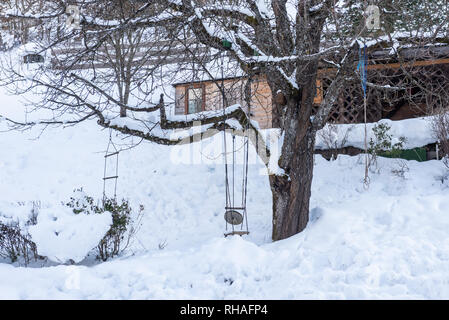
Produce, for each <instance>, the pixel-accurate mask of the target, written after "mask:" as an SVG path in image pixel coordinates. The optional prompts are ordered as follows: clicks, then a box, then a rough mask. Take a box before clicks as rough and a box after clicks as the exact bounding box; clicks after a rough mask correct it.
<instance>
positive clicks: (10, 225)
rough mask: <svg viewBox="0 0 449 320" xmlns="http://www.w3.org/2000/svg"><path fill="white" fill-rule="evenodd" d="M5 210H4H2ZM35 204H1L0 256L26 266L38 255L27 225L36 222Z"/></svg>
mask: <svg viewBox="0 0 449 320" xmlns="http://www.w3.org/2000/svg"><path fill="white" fill-rule="evenodd" d="M3 211H6V212H3ZM36 216H37V206H36V203H34V202H33V203H32V206H31V208H30V206H28V205H27V204H25V203H19V204H17V205H12V204H7V205H6V206H4V205H2V209H1V210H0V257H1V258H4V259H8V260H9V261H10V262H11V263H14V262H19V263H20V262H21V263H23V264H24V265H25V266H27V265H28V264H29V263H30V261H31V260H32V259H34V260H37V259H38V258H43V257H41V256H39V255H38V253H37V247H36V244H35V243H34V242H33V241H32V239H31V235H30V234H29V232H28V226H31V225H33V224H36Z"/></svg>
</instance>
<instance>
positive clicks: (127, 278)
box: [0, 94, 449, 299]
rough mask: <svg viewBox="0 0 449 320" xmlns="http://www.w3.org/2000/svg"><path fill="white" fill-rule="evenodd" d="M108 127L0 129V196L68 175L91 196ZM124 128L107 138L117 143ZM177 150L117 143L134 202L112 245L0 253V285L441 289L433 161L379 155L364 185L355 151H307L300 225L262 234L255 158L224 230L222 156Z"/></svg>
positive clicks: (439, 168)
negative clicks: (138, 221)
mask: <svg viewBox="0 0 449 320" xmlns="http://www.w3.org/2000/svg"><path fill="white" fill-rule="evenodd" d="M0 108H1V110H2V112H5V113H8V114H9V115H14V114H21V112H22V111H21V110H22V107H21V105H20V103H19V102H18V101H17V98H15V97H6V96H4V94H1V99H0ZM0 129H1V130H2V129H5V124H4V123H0ZM108 135H109V132H107V131H101V130H100V128H99V127H98V126H96V124H95V123H94V122H89V123H85V124H81V125H80V126H78V127H69V128H65V129H63V128H52V129H51V128H49V129H47V130H45V131H44V132H43V133H42V132H41V131H40V130H39V129H38V128H35V129H32V130H30V131H26V132H23V133H21V132H1V133H0V150H1V151H0V203H12V202H18V201H36V200H39V201H41V203H42V204H43V205H46V204H55V203H58V202H60V201H67V200H68V198H69V197H70V195H71V194H72V191H73V190H74V189H75V188H79V187H83V188H84V190H85V191H86V192H88V193H89V194H91V195H94V196H96V197H100V196H101V192H102V177H103V161H104V158H103V153H104V150H105V149H106V146H107V141H108ZM36 138H38V139H36ZM122 138H123V137H116V136H114V141H115V142H117V143H120V144H122V145H124V144H125V143H128V142H129V141H128V140H122ZM218 141H220V140H218ZM206 143H209V144H210V145H212V149H214V148H215V149H217V148H218V150H219V149H220V148H221V146H220V145H219V143H218V142H216V143H212V142H211V141H207V142H206ZM217 146H218V147H217ZM192 148H193V149H192V150H195V149H194V146H193V147H192ZM184 151H185V150H184ZM179 152H180V150H175V149H173V148H168V147H164V146H158V145H154V144H150V143H145V142H143V143H141V144H139V145H138V146H137V147H135V148H134V149H131V150H127V151H123V152H121V154H120V158H119V159H120V167H119V176H120V178H119V182H118V195H119V197H126V198H129V199H130V200H131V204H132V205H134V207H136V206H137V205H138V204H143V205H144V206H145V212H144V217H143V225H142V228H141V229H140V232H139V233H138V234H137V237H136V240H135V241H134V243H133V245H132V247H131V248H130V250H128V252H127V253H126V254H125V255H124V256H122V257H119V258H116V259H113V260H112V261H108V262H105V263H93V262H92V261H82V262H80V263H79V264H77V265H54V264H52V265H50V264H45V265H44V266H42V267H40V266H39V265H33V266H32V267H29V268H25V267H21V266H18V265H11V264H7V263H0V298H7V299H11V298H13V299H15V298H17V299H73V298H74V299H302V298H311V299H322V298H329V299H367V298H373V299H382V298H387V299H388V298H395V299H396V298H397V299H412V298H417V299H427V298H436V299H441V298H445V299H448V298H449V236H448V235H449V231H448V230H449V212H448V211H449V210H448V208H449V197H448V194H449V182H448V179H447V177H446V179H444V177H445V176H444V174H445V171H444V166H443V164H442V163H440V162H438V161H429V162H424V163H418V162H415V161H407V162H406V164H407V166H408V171H407V170H406V171H405V172H404V177H400V176H398V175H397V174H394V173H392V170H395V169H398V168H399V167H400V165H399V163H398V160H394V159H384V158H382V159H380V160H379V165H378V170H377V171H376V172H372V173H371V175H370V176H371V185H370V188H369V190H367V191H365V190H364V189H363V185H362V178H363V172H364V166H363V161H362V160H363V159H362V158H360V157H349V156H340V157H339V158H338V159H337V160H336V161H333V162H328V161H326V160H324V159H323V158H322V157H321V156H317V157H316V166H315V175H314V181H313V187H312V199H311V213H310V214H311V221H310V223H309V225H308V227H307V229H306V230H305V231H304V232H303V233H301V234H298V235H296V236H294V237H291V238H289V239H286V240H283V241H279V242H276V243H271V241H270V238H271V205H272V203H271V193H270V189H269V184H268V178H267V176H266V175H263V174H261V173H263V172H265V170H264V169H263V166H262V165H260V164H253V165H251V167H250V176H249V186H248V190H249V191H248V192H249V194H248V212H249V226H250V231H251V234H250V235H249V236H247V237H243V238H240V237H234V238H226V239H225V238H223V236H222V235H223V232H224V231H225V230H224V229H225V223H224V220H223V213H224V212H223V211H224V210H223V207H224V170H223V165H221V164H213V163H209V164H184V163H178V162H176V159H178V157H176V155H177V154H179ZM182 152H183V151H182V150H181V153H182ZM212 153H213V152H212ZM202 157H203V159H202V160H203V162H208V161H209V162H211V161H210V159H211V157H210V155H205V154H203V156H202ZM217 162H219V161H217ZM160 244H165V247H164V248H163V249H160V248H159V245H160ZM162 247H163V246H162Z"/></svg>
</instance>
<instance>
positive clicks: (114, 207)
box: [66, 189, 144, 261]
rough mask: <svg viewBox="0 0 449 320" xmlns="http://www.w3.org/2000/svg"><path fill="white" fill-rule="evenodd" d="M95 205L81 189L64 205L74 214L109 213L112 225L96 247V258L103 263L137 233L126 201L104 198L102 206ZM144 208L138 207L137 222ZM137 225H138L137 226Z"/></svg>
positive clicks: (91, 198) (125, 245)
mask: <svg viewBox="0 0 449 320" xmlns="http://www.w3.org/2000/svg"><path fill="white" fill-rule="evenodd" d="M99 203H100V202H99V201H98V202H97V204H96V203H95V201H94V198H93V197H90V196H88V195H87V194H86V193H84V192H83V191H82V189H78V190H75V194H74V196H73V197H71V198H70V201H69V202H68V203H67V204H66V205H67V206H68V207H69V208H71V209H72V211H73V213H75V214H81V213H84V214H97V215H98V214H99V215H102V214H105V213H109V214H110V215H111V217H112V223H111V225H110V228H109V230H108V231H107V232H106V234H105V235H104V237H103V238H102V239H101V240H100V241H99V243H98V244H97V246H96V250H97V258H98V259H101V260H103V261H106V260H108V259H109V258H112V257H114V256H117V255H119V254H120V253H121V252H123V251H124V250H125V249H126V248H127V247H128V245H129V243H130V241H131V238H132V237H133V235H134V234H135V233H136V232H137V230H138V228H136V226H135V223H134V221H133V219H132V218H131V215H132V213H133V210H132V208H131V206H130V204H129V201H128V200H125V199H122V200H121V201H117V200H116V199H113V198H107V197H106V198H105V199H104V200H103V203H102V205H100V204H99ZM143 210H144V207H143V206H142V205H141V206H140V207H139V212H138V214H137V220H138V221H139V222H140V218H141V216H142V212H143ZM137 225H138V224H137Z"/></svg>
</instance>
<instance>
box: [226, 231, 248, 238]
mask: <svg viewBox="0 0 449 320" xmlns="http://www.w3.org/2000/svg"><path fill="white" fill-rule="evenodd" d="M248 234H249V231H232V232H228V233H225V234H224V236H225V238H226V237H227V236H244V235H248Z"/></svg>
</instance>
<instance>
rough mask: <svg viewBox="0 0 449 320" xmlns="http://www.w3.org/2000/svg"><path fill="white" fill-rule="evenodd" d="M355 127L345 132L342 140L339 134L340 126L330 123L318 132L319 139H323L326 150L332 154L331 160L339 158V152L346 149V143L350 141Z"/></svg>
mask: <svg viewBox="0 0 449 320" xmlns="http://www.w3.org/2000/svg"><path fill="white" fill-rule="evenodd" d="M352 129H353V127H352V126H351V127H349V128H348V129H346V131H345V132H344V134H343V136H342V137H341V138H340V137H339V134H338V126H337V125H336V124H333V123H328V124H326V125H325V126H324V128H323V129H321V130H319V131H318V133H317V134H318V137H319V138H320V139H321V141H322V142H323V144H324V145H325V146H326V150H328V151H329V152H330V153H331V158H330V160H335V159H337V157H338V152H339V150H340V149H342V148H344V147H345V145H346V142H347V141H348V136H349V133H350V132H351V130H352Z"/></svg>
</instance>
